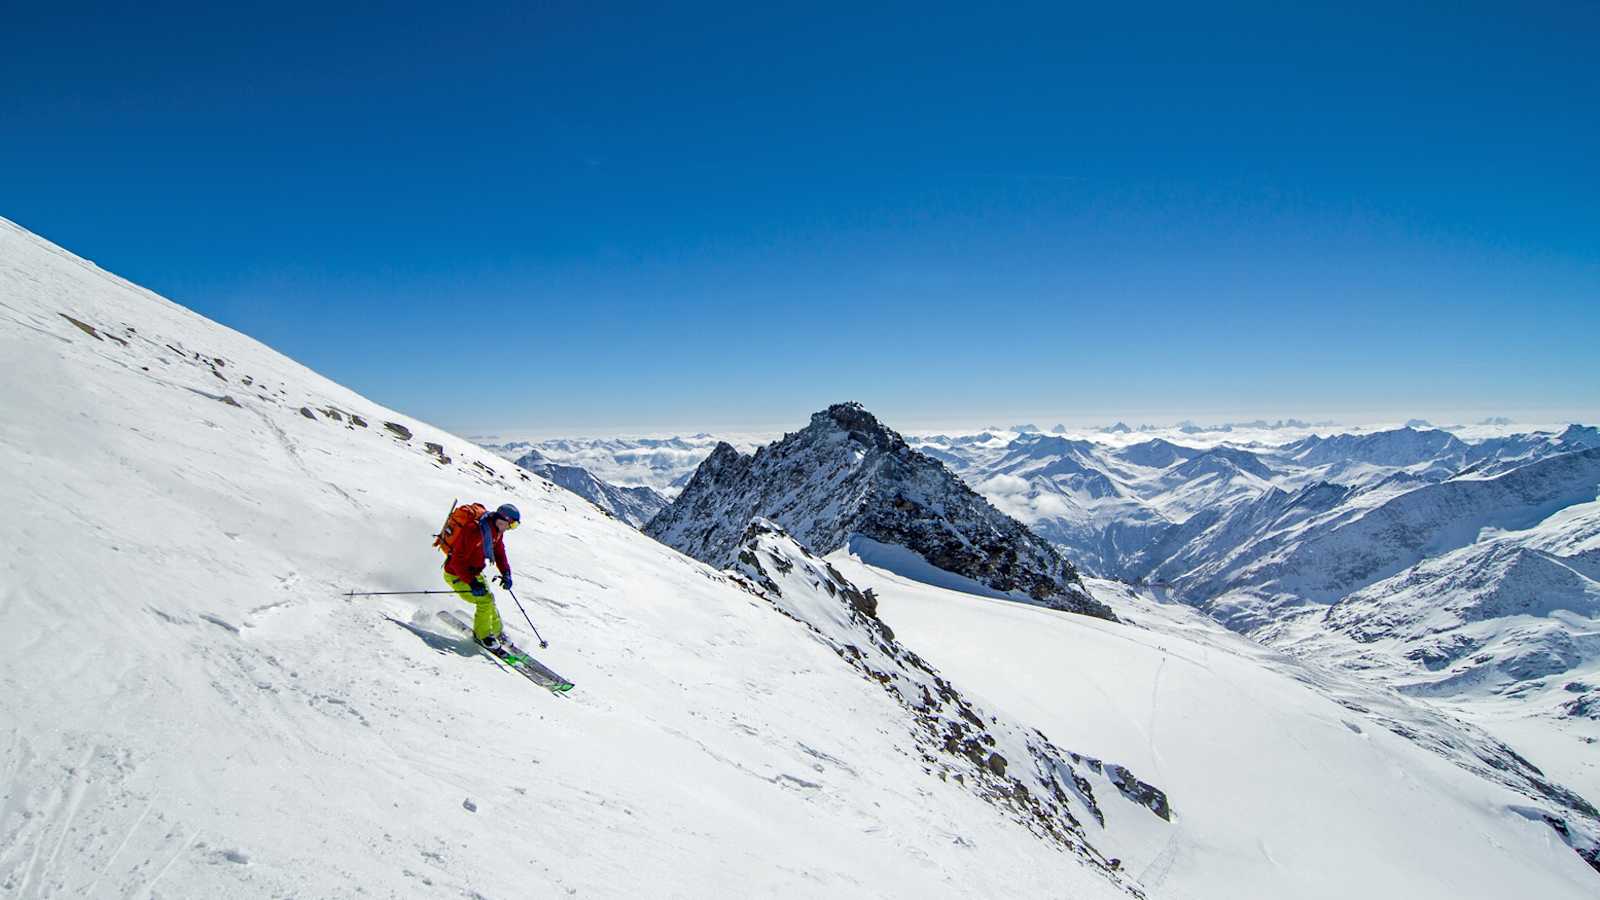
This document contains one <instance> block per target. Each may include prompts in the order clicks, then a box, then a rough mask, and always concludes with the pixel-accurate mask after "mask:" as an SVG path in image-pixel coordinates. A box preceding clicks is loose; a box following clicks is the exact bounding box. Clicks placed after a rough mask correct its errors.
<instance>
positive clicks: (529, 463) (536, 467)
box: [516, 450, 670, 528]
mask: <svg viewBox="0 0 1600 900" xmlns="http://www.w3.org/2000/svg"><path fill="white" fill-rule="evenodd" d="M516 463H517V465H518V466H521V467H522V468H524V469H527V470H528V471H530V472H534V473H537V474H538V475H539V476H540V477H542V478H544V479H545V480H547V481H549V482H550V483H552V484H555V485H558V486H560V487H564V488H566V489H567V490H569V491H571V492H572V493H574V494H577V495H578V496H579V497H582V498H583V499H585V500H587V501H589V502H590V503H593V504H594V505H595V506H598V507H600V509H602V510H604V511H606V512H608V513H610V514H611V515H613V516H616V517H617V518H619V519H621V520H622V521H624V522H627V523H628V524H629V525H632V526H633V527H635V528H643V527H644V525H645V523H646V522H648V521H650V520H651V519H653V518H655V515H656V513H658V512H660V511H661V510H662V509H663V508H664V507H666V505H667V504H668V503H669V502H670V501H668V500H667V498H665V497H663V496H661V495H660V494H658V493H656V492H655V490H654V489H653V488H649V487H646V486H644V485H637V486H635V487H621V486H619V485H615V484H612V483H610V482H608V481H601V480H600V479H598V478H596V477H595V476H594V475H593V474H592V473H590V472H589V470H588V469H584V468H580V467H579V466H564V465H561V464H560V463H553V462H551V461H550V460H548V459H546V458H545V457H544V455H543V454H542V453H540V452H539V451H537V450H529V451H528V452H527V453H524V454H523V455H522V456H520V457H518V458H517V460H516Z"/></svg>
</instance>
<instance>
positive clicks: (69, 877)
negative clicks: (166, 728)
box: [0, 735, 199, 900]
mask: <svg viewBox="0 0 1600 900" xmlns="http://www.w3.org/2000/svg"><path fill="white" fill-rule="evenodd" d="M7 755H8V765H7V766H6V781H5V785H6V793H5V794H4V795H3V796H0V896H5V897H7V898H16V900H47V898H65V897H86V898H92V897H130V896H133V897H146V898H148V897H150V896H152V894H153V892H154V889H155V886H156V883H157V881H159V880H160V879H161V878H162V877H163V876H164V875H166V874H167V872H168V871H170V870H171V869H172V867H173V866H174V865H175V864H176V863H177V862H178V860H179V859H180V858H181V857H182V856H183V854H184V853H186V852H187V851H188V850H189V849H190V848H191V847H192V846H193V845H194V841H195V840H196V838H197V837H198V836H199V829H198V828H197V827H196V828H192V829H189V830H187V832H186V831H185V830H184V829H182V828H181V827H180V826H179V825H178V823H176V822H174V821H172V820H170V819H169V818H168V817H167V815H166V814H164V813H163V812H162V811H161V810H160V809H159V808H158V804H157V803H156V800H155V799H154V798H153V797H149V796H145V795H143V794H141V793H139V792H138V791H137V790H135V789H134V788H133V786H132V785H131V784H130V781H131V779H133V778H134V777H135V776H136V774H137V769H136V767H135V766H134V763H133V758H132V755H131V754H130V753H129V752H128V751H126V750H122V749H119V748H116V747H112V746H108V745H105V744H103V743H98V742H94V741H90V740H85V739H83V738H82V737H81V736H74V735H66V736H64V740H63V741H62V742H61V743H60V744H59V745H57V746H51V747H42V746H34V745H31V744H30V743H29V742H28V741H27V740H26V739H23V738H22V737H20V736H18V738H17V739H16V740H15V741H13V743H12V746H11V749H10V750H9V752H8V754H7ZM67 760H70V761H67ZM185 835H187V840H184V837H185ZM157 860H161V862H160V868H159V869H158V870H157V871H156V872H155V873H154V875H153V876H150V877H146V873H147V872H148V869H149V867H150V866H152V865H154V864H156V861H157Z"/></svg>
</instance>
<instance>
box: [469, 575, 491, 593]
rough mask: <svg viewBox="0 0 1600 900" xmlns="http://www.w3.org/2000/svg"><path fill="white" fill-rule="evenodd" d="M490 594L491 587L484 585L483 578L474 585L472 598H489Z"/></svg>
mask: <svg viewBox="0 0 1600 900" xmlns="http://www.w3.org/2000/svg"><path fill="white" fill-rule="evenodd" d="M488 594H489V586H488V585H486V584H484V583H483V579H482V578H479V579H478V580H477V581H474V582H473V583H472V596H474V597H486V596H488Z"/></svg>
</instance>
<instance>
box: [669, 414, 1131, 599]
mask: <svg viewBox="0 0 1600 900" xmlns="http://www.w3.org/2000/svg"><path fill="white" fill-rule="evenodd" d="M756 517H764V518H766V519H770V520H771V521H772V522H774V523H777V524H779V525H781V526H783V527H784V528H785V529H787V530H788V532H789V533H790V534H791V535H793V536H794V537H795V538H796V539H797V540H799V541H800V542H802V543H803V544H804V545H805V546H807V547H808V548H810V549H811V550H812V551H813V552H816V553H819V554H827V553H832V552H833V551H835V550H837V549H839V548H840V547H843V546H845V545H846V544H850V543H851V542H852V541H855V540H856V539H858V538H859V539H864V540H867V541H870V542H873V543H874V544H876V545H889V546H894V547H901V548H905V549H906V550H909V551H911V552H912V553H913V554H915V555H916V556H920V557H921V559H922V560H923V561H924V562H925V563H926V564H927V565H931V566H932V567H933V568H935V569H940V570H943V571H945V572H950V573H955V574H958V575H961V576H964V577H966V578H970V579H972V580H974V581H976V582H979V583H980V584H981V585H983V586H984V587H986V588H987V589H990V590H993V591H997V592H999V593H1002V594H1007V595H1012V596H1015V597H1017V598H1019V599H1022V598H1031V599H1033V600H1035V601H1038V602H1040V603H1044V604H1046V605H1048V606H1052V607H1055V608H1058V609H1064V610H1069V611H1072V612H1081V613H1086V614H1089V615H1096V616H1100V617H1102V618H1114V616H1112V614H1111V611H1110V609H1109V608H1107V607H1105V606H1104V604H1101V603H1099V602H1097V601H1095V600H1093V599H1092V598H1090V597H1089V596H1088V594H1087V592H1085V591H1084V589H1083V586H1082V583H1081V582H1080V581H1079V579H1078V574H1077V571H1076V570H1075V569H1074V568H1073V567H1072V564H1071V563H1069V562H1067V561H1066V560H1065V559H1063V558H1062V557H1061V555H1060V553H1059V552H1058V551H1057V550H1056V549H1055V548H1054V547H1053V546H1051V545H1050V544H1049V543H1047V542H1045V541H1044V540H1043V539H1041V538H1040V537H1038V536H1037V535H1035V534H1034V533H1032V532H1031V531H1029V530H1028V529H1027V528H1026V527H1025V526H1023V525H1022V523H1020V522H1018V521H1016V520H1015V519H1012V518H1011V517H1010V516H1007V515H1005V514H1004V513H1002V512H1000V511H999V510H997V509H995V508H994V507H993V506H992V505H990V504H989V502H988V501H987V500H985V499H983V498H982V497H980V496H979V495H978V494H977V493H976V492H975V491H973V490H972V488H970V487H968V486H967V485H966V484H965V483H964V482H962V481H961V479H959V478H957V477H956V476H955V475H953V474H952V473H951V472H950V470H948V469H946V468H945V466H944V464H943V463H941V462H939V461H938V460H936V459H934V458H932V457H930V456H926V455H924V454H922V453H920V452H918V451H916V450H913V449H912V448H911V447H910V446H908V445H907V444H906V442H905V440H904V439H903V438H902V437H901V436H900V435H899V434H897V433H896V432H894V431H893V430H891V429H889V428H888V427H886V426H884V425H883V424H882V423H881V422H879V421H878V419H877V418H876V417H875V416H873V415H872V414H871V413H869V412H867V410H866V409H865V408H863V407H862V406H861V404H859V403H840V404H835V405H833V406H830V407H828V408H827V409H825V410H822V411H821V412H818V413H816V414H815V415H813V416H812V417H811V422H810V424H809V425H808V426H807V427H806V428H805V429H803V430H801V431H798V432H794V433H791V434H787V435H785V436H784V437H783V439H782V440H780V441H777V442H775V443H772V444H769V445H767V446H765V447H762V448H761V449H759V450H757V451H756V452H755V454H754V455H751V456H744V455H741V454H739V453H738V452H737V451H735V450H734V449H733V448H732V447H729V446H727V445H726V444H723V445H719V446H718V447H717V449H716V450H715V451H713V453H712V455H711V457H709V458H708V459H707V460H706V461H705V462H704V463H702V464H701V466H700V468H699V469H698V470H696V472H695V475H694V477H693V478H692V479H691V480H690V482H689V484H688V486H687V487H685V488H684V491H683V493H682V494H680V495H679V496H678V498H677V500H675V501H674V502H673V503H672V505H670V506H668V507H667V508H666V509H664V510H662V511H661V513H660V514H659V515H657V516H656V518H655V519H653V520H652V521H651V522H650V523H649V525H647V526H646V528H645V533H646V534H649V535H650V536H651V537H654V538H656V539H657V540H659V541H661V542H662V543H665V544H667V545H668V546H671V547H673V548H675V549H677V550H680V551H682V552H684V553H687V554H688V555H690V556H693V557H695V558H696V559H700V560H702V561H704V562H707V563H710V564H711V565H715V566H727V565H730V564H731V563H732V562H733V561H734V558H735V557H736V556H737V554H738V548H739V545H740V539H741V537H742V536H743V535H744V533H745V531H746V528H747V526H748V525H749V523H750V521H751V520H752V519H754V518H756Z"/></svg>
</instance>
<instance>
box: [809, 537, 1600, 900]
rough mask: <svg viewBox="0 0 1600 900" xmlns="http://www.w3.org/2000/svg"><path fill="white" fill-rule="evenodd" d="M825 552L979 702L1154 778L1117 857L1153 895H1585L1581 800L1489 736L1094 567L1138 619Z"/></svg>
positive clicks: (1105, 596) (903, 635)
mask: <svg viewBox="0 0 1600 900" xmlns="http://www.w3.org/2000/svg"><path fill="white" fill-rule="evenodd" d="M828 559H829V562H831V563H832V564H834V565H835V567H836V568H837V569H838V570H839V571H840V572H841V573H842V574H843V575H844V576H845V577H847V578H849V579H850V580H851V581H852V582H853V583H855V584H857V585H860V586H861V587H863V588H871V589H872V590H873V591H874V594H875V596H876V597H877V598H878V614H879V615H880V616H881V617H882V619H883V621H884V622H885V623H887V624H888V625H889V627H891V628H893V629H894V631H895V634H896V635H897V636H898V637H899V639H900V640H902V641H904V642H905V643H906V644H907V645H908V646H912V647H916V648H917V649H918V652H920V653H922V654H924V655H926V656H927V657H928V658H930V659H935V660H938V661H939V665H940V668H941V670H942V671H943V672H944V674H945V675H946V676H947V677H949V678H951V679H952V680H953V681H955V682H956V683H959V684H961V685H963V689H964V690H965V691H966V692H967V694H968V696H970V697H971V698H972V699H973V701H974V702H977V703H982V704H984V705H985V706H987V707H989V708H990V709H993V710H996V711H998V712H999V713H1000V714H1002V715H1010V716H1013V717H1016V718H1019V719H1022V720H1025V721H1029V722H1033V723H1036V724H1037V725H1038V726H1039V727H1041V728H1043V729H1044V730H1046V731H1047V732H1048V733H1049V734H1050V735H1051V738H1052V740H1055V741H1058V742H1061V743H1063V744H1065V745H1067V746H1071V747H1073V748H1074V749H1076V750H1078V751H1080V752H1084V753H1094V754H1097V755H1104V756H1106V757H1108V758H1113V759H1117V760H1120V761H1122V762H1124V763H1126V764H1128V765H1129V766H1131V767H1132V768H1133V770H1134V771H1137V772H1139V773H1140V775H1141V777H1148V778H1149V779H1150V780H1151V781H1153V782H1155V783H1157V784H1159V785H1161V786H1162V788H1164V789H1165V790H1167V792H1168V793H1169V795H1170V796H1171V798H1172V827H1171V830H1170V832H1168V833H1167V835H1166V840H1165V841H1164V842H1163V843H1161V844H1158V845H1156V846H1154V847H1148V848H1144V847H1141V848H1140V850H1139V852H1138V853H1134V852H1130V854H1129V855H1128V856H1127V857H1125V858H1124V860H1123V863H1124V868H1125V869H1126V870H1127V871H1128V872H1129V873H1130V875H1132V876H1133V877H1134V878H1135V879H1136V880H1137V882H1138V883H1139V884H1140V885H1141V886H1142V887H1143V888H1144V889H1145V890H1146V891H1147V892H1148V893H1149V895H1150V896H1151V897H1182V898H1190V900H1198V898H1218V900H1222V898H1228V900H1232V898H1239V897H1251V898H1256V897H1259V898H1289V897H1293V898H1297V900H1316V898H1328V900H1348V898H1351V897H1405V898H1408V900H1426V898H1440V900H1458V898H1463V897H1473V898H1486V900H1487V898H1496V897H1536V896H1550V897H1574V898H1576V897H1592V896H1594V894H1595V891H1596V889H1597V885H1600V873H1597V871H1596V870H1595V869H1591V868H1590V867H1589V866H1588V865H1586V864H1585V862H1584V860H1583V859H1582V858H1581V857H1580V856H1579V855H1578V854H1577V853H1575V852H1573V848H1571V847H1569V846H1567V844H1566V843H1565V842H1564V841H1563V840H1562V838H1561V836H1560V835H1559V834H1558V832H1557V831H1556V830H1555V829H1554V828H1552V827H1550V826H1548V825H1547V823H1546V821H1545V816H1550V817H1551V818H1553V819H1556V820H1559V821H1562V822H1564V823H1566V825H1565V826H1564V827H1568V829H1569V831H1570V832H1571V833H1574V834H1575V835H1576V841H1577V843H1578V844H1579V845H1580V846H1584V847H1592V844H1590V843H1589V842H1590V841H1592V840H1593V838H1594V836H1595V835H1596V834H1597V833H1600V823H1597V822H1596V820H1595V814H1594V811H1593V809H1592V808H1588V809H1586V808H1585V807H1584V805H1583V804H1582V801H1581V799H1575V798H1573V797H1572V796H1571V795H1570V794H1566V793H1563V791H1562V789H1561V788H1560V786H1559V785H1554V784H1551V783H1550V782H1548V781H1546V780H1544V779H1542V778H1541V777H1540V776H1538V775H1537V774H1536V772H1535V771H1534V770H1532V769H1531V768H1530V767H1528V766H1526V764H1525V763H1524V762H1523V761H1520V760H1518V759H1517V758H1516V756H1515V754H1513V753H1511V752H1510V750H1509V748H1506V747H1505V746H1504V745H1502V744H1499V743H1498V742H1496V741H1495V740H1493V739H1492V738H1490V737H1488V736H1487V735H1484V734H1482V733H1481V732H1478V731H1476V730H1475V729H1472V728H1470V727H1469V726H1464V725H1462V724H1461V723H1459V722H1457V721H1455V720H1452V719H1449V718H1447V717H1443V716H1440V715H1438V714H1436V713H1433V712H1431V711H1429V710H1428V709H1427V708H1425V707H1422V706H1418V705H1416V704H1415V703H1414V702H1413V701H1411V700H1409V699H1407V698H1405V697H1402V696H1399V695H1396V694H1394V693H1393V692H1384V691H1378V690H1375V689H1371V688H1368V687H1365V686H1363V685H1362V684H1361V683H1359V682H1357V681H1354V680H1352V679H1351V678H1349V676H1347V675H1342V674H1341V673H1337V672H1331V671H1323V670H1319V669H1316V668H1313V667H1309V666H1307V665H1305V664H1304V663H1302V662H1299V661H1296V660H1295V659H1292V658H1289V657H1285V656H1282V655H1280V654H1278V653H1275V652H1273V651H1271V650H1267V649H1265V648H1262V647H1261V646H1259V645H1257V644H1254V643H1252V642H1250V641H1249V640H1248V639H1245V638H1243V637H1241V636H1239V635H1237V634H1235V633H1232V632H1229V631H1226V630H1224V629H1223V628H1221V627H1220V626H1219V625H1217V624H1216V623H1214V622H1211V621H1209V620H1207V619H1205V618H1204V617H1203V616H1201V615H1200V614H1198V613H1197V612H1195V611H1194V610H1193V609H1191V608H1189V607H1186V606H1183V605H1180V604H1161V603H1156V602H1154V601H1153V600H1152V599H1151V598H1150V596H1149V595H1148V594H1146V593H1143V592H1139V591H1135V590H1132V589H1130V588H1127V587H1126V586H1123V585H1118V584H1115V583H1112V582H1104V581H1098V580H1093V579H1091V580H1090V581H1089V584H1090V586H1091V589H1092V590H1094V592H1095V593H1096V595H1097V596H1099V597H1100V598H1101V599H1102V600H1105V601H1106V602H1108V603H1110V604H1111V605H1112V607H1113V608H1114V609H1115V610H1116V612H1117V614H1118V615H1119V616H1121V617H1123V618H1124V619H1127V620H1130V621H1131V622H1132V623H1133V625H1132V626H1129V625H1111V624H1107V623H1103V622H1100V621H1098V620H1094V619H1087V618H1083V617H1073V616H1059V615H1054V614H1052V613H1050V612H1049V611H1046V610H1040V609H1037V608H1034V607H1028V606H1025V605H1020V604H1013V603H1004V602H996V601H993V600H989V599H986V598H979V597H973V596H970V595H967V594H961V593H954V592H951V591H947V590H943V589H941V588H938V587H933V586H929V585H926V584H923V583H920V582H916V581H911V580H908V579H905V578H901V577H899V576H897V575H894V574H892V573H889V572H886V571H883V570H879V569H874V568H872V567H870V566H867V565H864V564H862V563H861V562H860V561H858V560H856V559H853V558H851V557H850V556H849V555H848V553H847V552H846V551H840V552H838V553H835V554H833V555H831V556H830V557H829V558H828Z"/></svg>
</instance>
